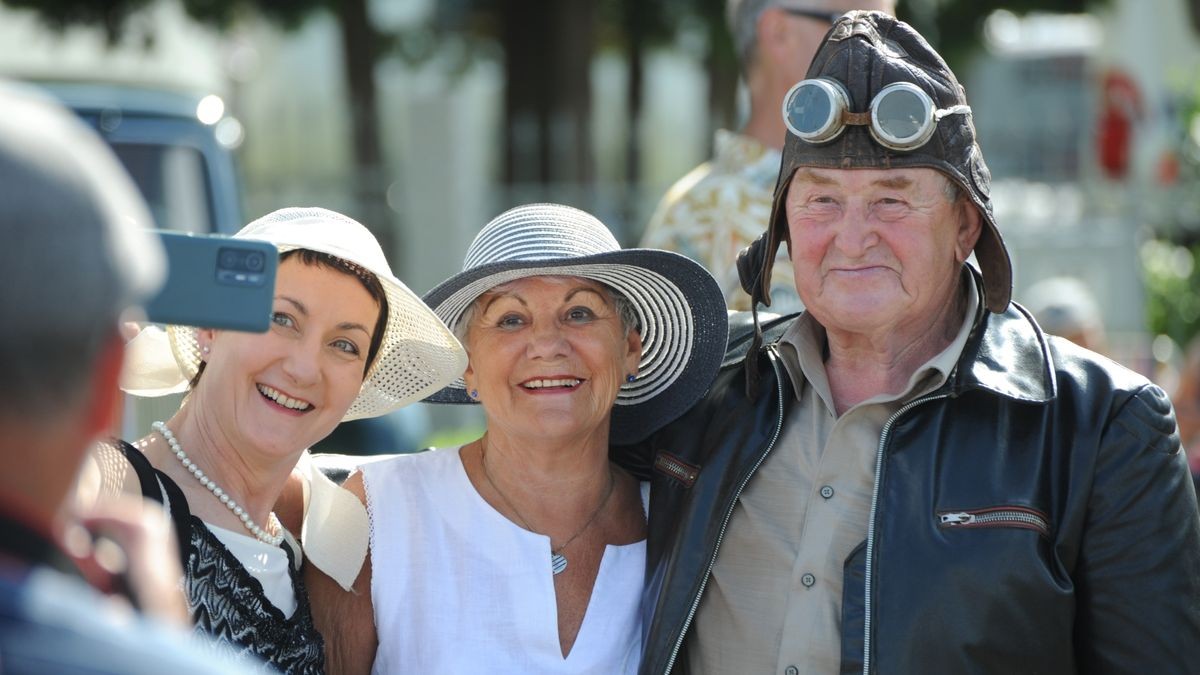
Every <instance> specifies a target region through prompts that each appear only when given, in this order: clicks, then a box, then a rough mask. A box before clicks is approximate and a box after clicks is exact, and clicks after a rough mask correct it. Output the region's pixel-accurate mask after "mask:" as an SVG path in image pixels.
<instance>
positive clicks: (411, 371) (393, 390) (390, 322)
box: [122, 208, 467, 421]
mask: <svg viewBox="0 0 1200 675" xmlns="http://www.w3.org/2000/svg"><path fill="white" fill-rule="evenodd" d="M234 238H235V239H253V240H258V241H266V242H270V243H272V244H274V245H275V247H276V248H277V249H279V252H280V253H285V252H287V251H291V250H294V249H306V250H310V251H318V252H320V253H327V254H329V255H332V256H336V257H338V258H341V259H343V260H346V261H348V262H352V263H354V264H356V265H358V266H360V267H362V268H364V269H366V270H369V271H370V272H372V273H373V274H374V275H375V276H376V277H378V278H379V283H380V285H382V286H383V291H384V294H385V295H386V297H387V302H388V316H387V325H386V328H385V329H384V333H383V340H382V342H381V344H380V346H379V352H378V353H377V354H376V356H375V362H374V363H373V364H372V365H371V369H370V371H369V372H368V373H367V376H366V378H365V379H364V380H363V384H362V389H361V390H360V391H359V393H358V397H357V398H356V399H354V402H353V403H351V404H350V409H349V410H348V411H347V412H346V415H345V417H343V418H342V420H343V421H347V420H354V419H360V418H363V417H375V416H378V415H383V414H385V413H388V412H391V411H393V410H396V409H397V408H401V407H403V406H405V405H407V404H409V403H412V402H414V401H419V400H421V399H422V398H424V397H426V396H428V395H429V394H431V393H433V392H435V391H437V390H438V389H441V388H442V387H444V386H445V385H446V384H447V383H448V382H450V381H452V380H454V378H456V377H460V376H461V375H462V373H463V371H464V370H465V369H466V367H467V358H466V352H464V351H463V348H462V345H460V344H459V343H458V340H457V339H456V338H455V337H454V334H453V333H451V332H450V331H449V330H448V329H447V328H446V326H445V324H443V323H442V322H441V321H440V320H439V319H438V318H437V316H435V315H434V313H433V312H431V311H430V310H429V307H428V306H426V305H425V303H424V302H422V301H421V299H420V298H419V297H417V295H416V294H415V293H413V292H412V291H411V290H409V289H408V287H407V286H405V285H404V283H403V282H402V281H400V280H399V279H397V278H396V277H395V276H393V275H392V269H391V267H390V266H389V265H388V262H387V258H385V257H384V255H383V249H382V248H380V246H379V242H378V241H376V239H375V237H374V236H373V235H372V234H371V233H370V231H368V230H367V228H366V227H364V226H363V225H362V224H360V223H358V222H357V221H355V220H353V219H351V218H348V217H346V216H344V215H342V214H340V213H336V212H334V211H329V210H326V209H321V208H286V209H280V210H278V211H275V212H273V213H269V214H267V215H265V216H263V217H262V218H259V219H258V220H256V221H254V222H252V223H250V224H249V225H247V226H245V227H244V228H242V229H241V231H239V232H238V233H237V234H235V235H234ZM196 330H197V329H195V328H192V327H188V326H168V327H167V331H166V333H167V338H168V339H166V340H158V341H155V340H146V341H144V342H142V344H141V345H138V344H134V343H131V359H130V360H131V362H133V363H134V364H144V365H143V367H141V368H138V367H136V365H135V367H134V369H133V371H132V372H130V371H129V370H127V371H126V374H125V375H124V377H123V382H122V388H123V389H125V390H126V391H127V392H129V393H131V394H135V395H140V396H157V395H162V394H164V393H169V392H172V391H182V390H183V389H185V388H186V385H187V382H188V381H189V380H191V379H192V377H194V376H195V375H196V371H197V370H198V369H199V367H200V361H201V358H200V348H199V345H198V344H197V342H196ZM137 342H139V340H135V343H137ZM168 348H169V352H170V356H168V355H166V354H164V353H163V352H164V350H166V349H168ZM139 351H140V352H142V353H139ZM146 352H150V353H146ZM171 357H173V361H174V364H175V366H176V369H177V370H178V373H177V374H176V373H171V375H170V377H169V378H168V379H171V378H175V377H177V378H178V379H177V380H174V381H170V382H164V381H163V378H162V377H161V368H158V372H157V373H156V372H154V371H155V368H154V367H153V366H152V365H150V364H160V365H161V364H162V363H163V362H164V361H165V360H166V359H169V358H171ZM156 376H157V377H156Z"/></svg>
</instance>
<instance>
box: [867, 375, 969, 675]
mask: <svg viewBox="0 0 1200 675" xmlns="http://www.w3.org/2000/svg"><path fill="white" fill-rule="evenodd" d="M948 397H949V394H934V395H931V396H926V397H924V398H919V399H917V400H915V401H909V402H908V403H905V404H904V405H903V406H901V408H900V409H899V410H897V411H896V412H894V413H892V416H891V417H889V418H888V420H887V422H885V423H884V425H883V431H882V432H880V434H879V447H878V448H877V449H876V450H875V484H874V485H873V486H872V487H871V516H870V518H869V520H868V521H867V563H866V573H865V582H864V584H863V670H862V671H863V675H870V673H871V570H872V568H873V567H874V562H875V515H876V512H877V511H878V508H879V478H880V476H882V475H883V449H884V447H885V446H886V445H887V437H888V434H889V433H891V431H892V425H893V424H895V423H896V420H897V419H899V418H900V416H901V415H903V414H904V413H906V412H908V411H909V410H912V409H913V408H915V407H917V406H919V405H921V404H922V403H928V402H929V401H933V400H936V399H940V398H948Z"/></svg>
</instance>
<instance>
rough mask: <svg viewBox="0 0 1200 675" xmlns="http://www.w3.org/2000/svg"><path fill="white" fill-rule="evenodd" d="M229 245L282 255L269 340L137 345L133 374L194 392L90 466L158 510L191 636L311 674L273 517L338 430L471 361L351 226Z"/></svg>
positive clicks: (290, 229)
mask: <svg viewBox="0 0 1200 675" xmlns="http://www.w3.org/2000/svg"><path fill="white" fill-rule="evenodd" d="M235 236H236V238H244V239H254V240H260V241H267V242H270V243H272V244H274V245H275V246H276V247H277V248H278V249H279V251H280V263H279V269H278V274H277V277H276V283H275V299H274V303H273V310H272V311H273V313H272V324H271V327H270V330H269V331H268V332H266V333H264V334H256V333H241V332H236V331H218V330H211V329H194V328H188V327H182V326H171V327H169V328H168V331H167V335H168V336H169V340H168V341H161V342H154V343H146V344H149V345H151V348H156V349H158V350H160V351H161V353H158V354H151V355H146V356H144V358H143V361H144V362H145V363H146V364H155V363H161V362H162V361H163V360H170V359H172V357H173V360H174V362H175V364H176V367H177V372H178V374H179V375H180V376H181V377H182V378H183V379H184V380H186V381H189V382H190V387H191V389H190V393H189V395H188V396H187V398H185V399H184V401H183V404H182V405H181V406H180V408H179V411H178V412H177V413H175V415H174V416H173V417H171V419H170V420H168V421H167V422H166V423H163V422H156V423H155V424H154V425H153V426H154V432H153V433H151V434H150V435H148V436H146V437H144V438H142V439H141V440H139V441H137V442H136V443H134V444H132V445H131V444H128V443H119V444H117V445H116V446H115V448H108V449H107V454H108V456H107V457H106V458H105V459H103V460H102V461H101V462H100V464H101V466H102V467H104V468H105V469H106V470H107V471H108V473H109V474H115V475H110V476H109V477H108V479H107V482H108V483H109V484H111V485H116V486H118V487H120V488H123V489H125V490H130V491H135V492H138V493H142V494H145V495H146V496H147V497H149V498H151V499H156V500H160V501H163V502H165V503H168V504H169V507H170V511H171V514H172V517H173V518H174V520H175V522H176V525H177V528H178V529H179V531H180V533H181V539H183V541H184V542H185V545H184V549H183V554H184V563H185V565H184V572H185V574H184V576H183V580H184V581H183V585H184V589H185V591H186V594H187V599H188V606H189V609H190V611H191V615H192V618H193V620H194V622H195V630H196V631H197V632H200V633H203V634H206V635H209V636H211V637H212V638H214V639H215V640H216V641H218V642H220V643H222V644H224V645H225V646H226V647H227V648H228V649H231V650H233V651H235V652H237V653H238V654H240V655H243V656H244V657H254V658H257V659H261V660H263V661H265V662H267V663H268V664H270V665H272V666H273V667H275V668H277V669H279V670H281V671H284V672H289V673H301V672H304V673H309V672H321V671H322V669H323V667H324V652H323V642H322V638H321V635H320V634H318V633H317V631H316V629H315V628H314V626H313V623H312V616H311V612H310V609H309V603H308V597H307V593H306V592H305V590H304V584H303V581H302V578H301V576H300V572H299V568H300V562H301V558H300V547H299V546H298V545H296V542H295V540H294V539H293V538H291V536H290V535H289V533H288V532H287V531H285V530H284V528H283V525H282V524H281V523H280V522H279V520H278V518H277V517H276V515H275V513H274V510H273V509H274V507H275V504H276V502H277V501H278V500H279V499H280V496H281V493H282V492H283V489H284V487H285V484H286V483H287V481H288V479H289V477H290V475H291V473H292V470H293V468H294V467H296V465H297V463H298V462H299V461H300V459H301V457H302V455H303V453H304V451H305V449H306V448H308V447H309V446H310V445H312V444H313V443H315V442H316V441H318V440H320V439H321V438H324V437H325V436H326V435H327V434H329V432H330V431H331V430H332V429H333V428H334V426H335V425H337V424H338V423H339V422H341V421H342V420H344V419H355V418H360V417H367V416H372V415H380V414H384V413H386V412H389V411H391V410H394V409H396V408H398V407H400V406H403V405H406V404H407V403H409V402H412V401H415V400H419V399H420V398H422V397H424V396H426V395H428V394H430V393H432V392H434V391H437V390H438V389H440V388H441V387H442V386H444V385H445V384H446V383H448V382H450V381H451V380H453V379H454V378H456V377H458V376H459V375H460V374H461V373H462V369H463V367H464V365H465V362H466V359H465V354H464V353H463V351H462V348H461V346H460V345H459V343H458V341H457V340H456V339H455V338H454V336H453V335H452V334H451V333H450V332H449V330H447V329H446V327H445V325H443V324H442V322H441V321H440V320H439V319H438V318H437V316H435V315H434V314H433V312H432V311H430V309H429V308H428V307H427V306H426V305H425V304H424V303H422V302H421V300H420V298H418V297H417V296H416V295H414V294H413V293H412V292H411V291H410V290H409V289H408V288H407V287H406V286H405V285H404V284H403V283H402V282H401V281H400V280H398V279H396V278H395V277H394V276H393V275H392V273H391V269H390V268H389V266H388V264H387V260H386V259H385V258H384V255H383V251H382V249H381V248H380V247H379V243H378V242H377V241H376V240H375V238H374V236H372V235H371V233H370V232H369V231H368V230H367V229H366V228H365V227H363V226H362V225H361V224H359V223H357V222H355V221H354V220H352V219H350V218H347V217H346V216H343V215H341V214H338V213H335V212H332V211H327V210H325V209H317V208H288V209H281V210H279V211H275V212H273V213H270V214H268V215H266V216H263V217H262V218H260V219H258V220H256V221H254V222H252V223H250V224H249V225H247V226H246V227H244V228H242V230H241V231H240V232H238V234H237V235H235ZM140 337H141V336H139V338H140ZM151 370H152V369H149V368H147V372H151ZM135 379H136V374H135ZM127 384H128V385H129V386H130V387H131V388H136V382H129V383H127ZM114 455H115V457H114ZM121 458H123V459H124V460H125V462H122V461H121ZM347 498H349V496H348V495H347ZM351 501H352V502H353V500H352V499H351ZM310 506H311V503H310ZM314 510H317V511H319V510H320V509H319V508H315V507H314Z"/></svg>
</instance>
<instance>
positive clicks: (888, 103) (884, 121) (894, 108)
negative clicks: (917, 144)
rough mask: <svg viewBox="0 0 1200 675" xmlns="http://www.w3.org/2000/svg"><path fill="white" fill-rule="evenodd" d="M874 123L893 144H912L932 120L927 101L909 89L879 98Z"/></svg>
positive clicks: (886, 93) (887, 93) (894, 91)
mask: <svg viewBox="0 0 1200 675" xmlns="http://www.w3.org/2000/svg"><path fill="white" fill-rule="evenodd" d="M874 108H875V115H874V122H875V124H876V125H878V131H880V132H882V133H883V135H885V136H886V137H887V139H888V140H889V141H892V142H893V143H911V142H913V141H915V140H916V139H917V138H919V137H920V136H921V134H922V132H923V131H925V129H926V127H927V125H929V124H930V122H932V120H931V119H930V117H931V116H930V107H929V104H928V102H927V100H924V99H922V98H920V97H919V96H918V95H917V93H916V92H914V91H911V90H909V89H893V90H891V91H888V92H884V93H883V94H882V95H881V96H879V97H878V99H877V102H876V104H875V106H874Z"/></svg>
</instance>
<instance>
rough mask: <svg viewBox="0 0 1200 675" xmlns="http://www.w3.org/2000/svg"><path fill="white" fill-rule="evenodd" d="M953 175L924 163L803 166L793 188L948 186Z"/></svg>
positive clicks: (793, 182)
mask: <svg viewBox="0 0 1200 675" xmlns="http://www.w3.org/2000/svg"><path fill="white" fill-rule="evenodd" d="M949 182H950V179H949V178H947V177H946V176H945V174H943V173H942V172H940V171H938V170H936V169H928V168H924V167H915V168H904V169H823V168H815V167H808V166H802V167H800V168H798V169H796V173H795V174H793V175H792V184H791V186H792V187H793V188H796V187H804V186H805V185H813V186H821V187H841V188H855V187H876V188H887V189H892V190H905V189H909V188H912V187H914V186H918V187H919V186H922V185H926V184H930V183H932V184H934V185H936V187H938V188H944V187H945V186H946V185H947V184H948V183H949Z"/></svg>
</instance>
